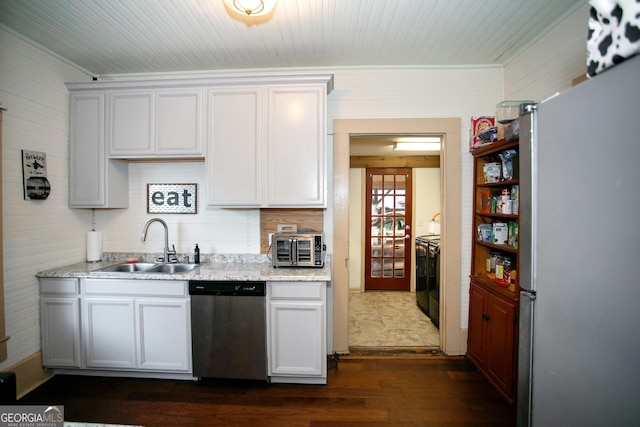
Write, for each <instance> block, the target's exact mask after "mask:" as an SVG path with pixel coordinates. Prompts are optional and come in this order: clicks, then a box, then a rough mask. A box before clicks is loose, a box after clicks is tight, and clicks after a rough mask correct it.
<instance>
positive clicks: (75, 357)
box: [40, 297, 82, 368]
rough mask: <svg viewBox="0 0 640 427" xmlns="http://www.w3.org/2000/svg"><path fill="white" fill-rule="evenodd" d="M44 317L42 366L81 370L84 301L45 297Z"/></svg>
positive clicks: (41, 306)
mask: <svg viewBox="0 0 640 427" xmlns="http://www.w3.org/2000/svg"><path fill="white" fill-rule="evenodd" d="M40 317H41V325H42V332H41V333H42V365H43V366H45V367H71V368H80V367H81V366H82V360H81V356H80V355H81V351H80V298H78V297H71V298H68V297H67V298H63V297H60V298H58V297H42V298H41V299H40Z"/></svg>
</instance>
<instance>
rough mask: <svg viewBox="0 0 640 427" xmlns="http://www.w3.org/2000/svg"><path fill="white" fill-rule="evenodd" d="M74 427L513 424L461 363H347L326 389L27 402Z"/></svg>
mask: <svg viewBox="0 0 640 427" xmlns="http://www.w3.org/2000/svg"><path fill="white" fill-rule="evenodd" d="M18 403H20V404H43V405H52V404H58V405H64V412H65V420H66V421H84V422H98V423H113V424H134V425H143V426H146V427H152V426H244V425H248V426H256V427H257V426H276V427H280V426H313V427H318V426H345V427H346V426H349V427H354V426H355V427H358V426H363V427H364V426H367V427H376V426H514V425H515V415H516V413H515V407H514V406H509V405H507V404H506V403H505V402H504V401H503V400H502V399H501V398H500V397H499V396H498V394H497V393H496V392H495V391H494V390H493V389H492V388H491V386H490V385H489V384H488V383H487V382H486V381H485V380H484V379H483V377H482V376H481V375H480V374H479V373H478V372H477V371H476V370H475V369H474V368H473V366H472V365H471V364H470V363H469V361H468V360H466V359H465V358H462V357H442V356H433V357H413V358H402V357H392V358H388V357H377V358H368V357H364V358H350V357H349V358H346V357H342V358H340V360H339V362H338V363H337V366H336V365H335V364H334V362H333V361H331V362H330V364H329V371H328V381H327V385H326V386H317V385H291V384H267V383H265V382H250V381H219V380H209V381H203V382H195V381H170V380H153V379H131V378H109V377H81V376H69V375H57V376H55V377H54V378H53V379H51V380H49V381H48V382H47V383H46V384H43V385H42V386H40V387H39V388H37V389H36V390H34V391H32V392H31V393H29V394H28V395H26V396H24V397H23V398H22V399H20V400H19V402H18Z"/></svg>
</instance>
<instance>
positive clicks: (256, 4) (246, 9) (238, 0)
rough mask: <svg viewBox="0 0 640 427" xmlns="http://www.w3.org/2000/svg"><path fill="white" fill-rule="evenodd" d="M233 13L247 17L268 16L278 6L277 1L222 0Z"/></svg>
mask: <svg viewBox="0 0 640 427" xmlns="http://www.w3.org/2000/svg"><path fill="white" fill-rule="evenodd" d="M222 1H223V2H224V4H226V5H227V7H228V8H229V9H231V10H232V11H234V12H236V13H239V14H241V15H245V16H262V15H266V14H268V13H269V12H271V10H272V9H273V8H274V6H275V5H276V0H222Z"/></svg>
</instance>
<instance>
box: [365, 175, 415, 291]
mask: <svg viewBox="0 0 640 427" xmlns="http://www.w3.org/2000/svg"><path fill="white" fill-rule="evenodd" d="M365 200H366V215H365V230H366V238H365V251H364V253H365V261H364V264H365V268H364V288H365V291H372V290H377V291H409V288H410V284H411V224H412V221H411V212H412V200H411V169H409V168H369V169H367V185H366V196H365Z"/></svg>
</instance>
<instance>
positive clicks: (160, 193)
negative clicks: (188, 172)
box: [147, 184, 198, 214]
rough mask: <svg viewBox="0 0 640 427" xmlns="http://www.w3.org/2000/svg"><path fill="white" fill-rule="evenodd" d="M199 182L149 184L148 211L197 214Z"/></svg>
mask: <svg viewBox="0 0 640 427" xmlns="http://www.w3.org/2000/svg"><path fill="white" fill-rule="evenodd" d="M197 191H198V184H147V213H167V214H197V213H198V203H197V202H198V195H197Z"/></svg>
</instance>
